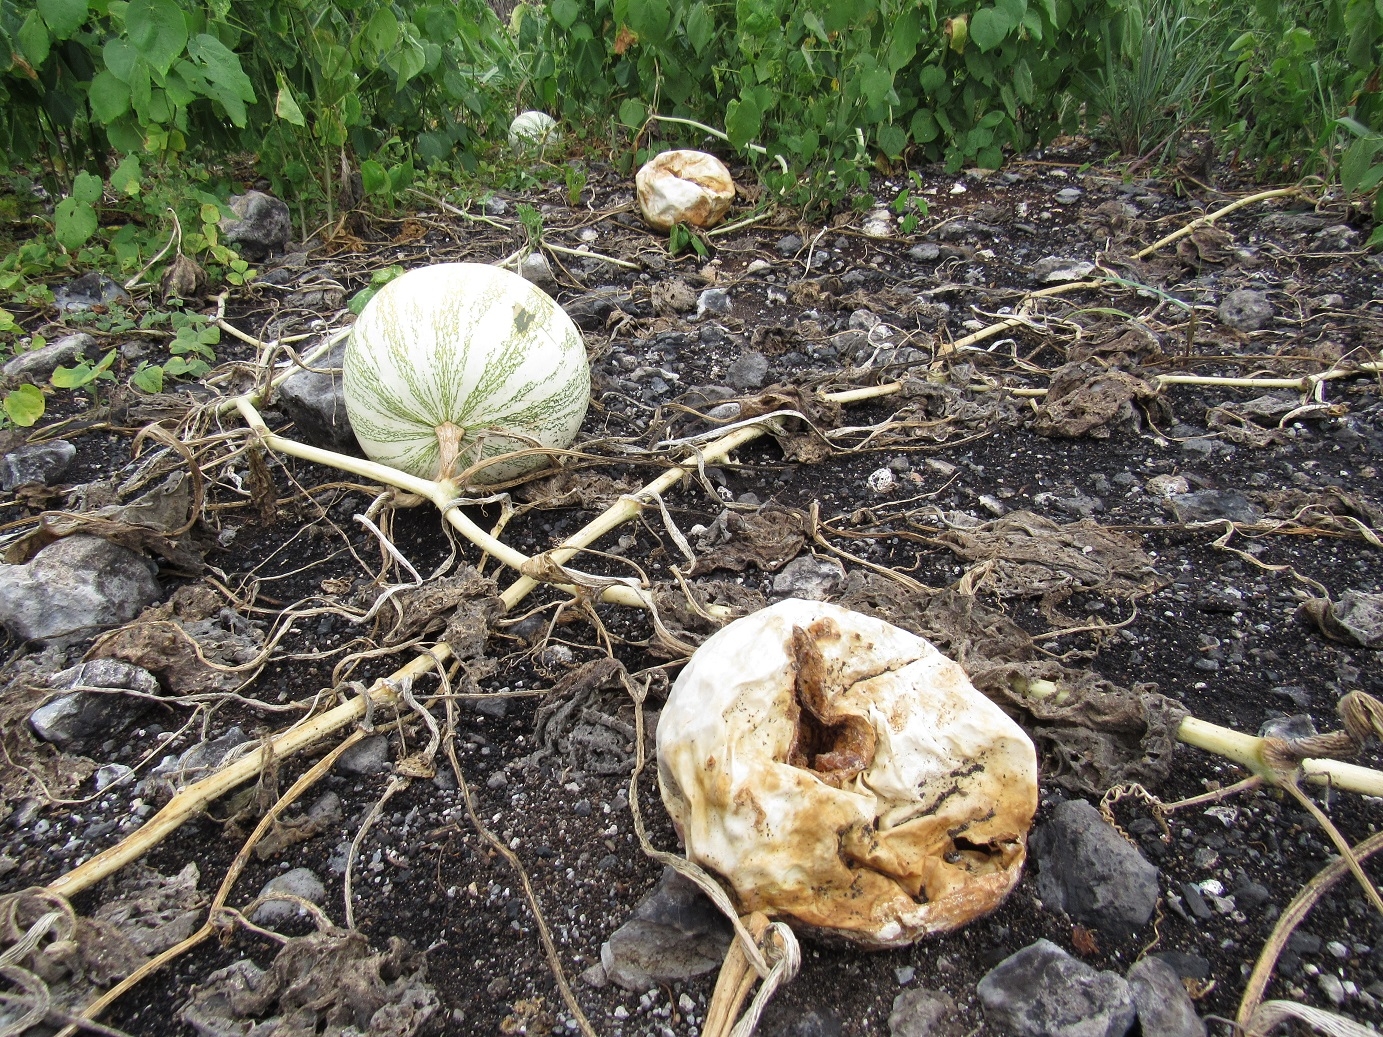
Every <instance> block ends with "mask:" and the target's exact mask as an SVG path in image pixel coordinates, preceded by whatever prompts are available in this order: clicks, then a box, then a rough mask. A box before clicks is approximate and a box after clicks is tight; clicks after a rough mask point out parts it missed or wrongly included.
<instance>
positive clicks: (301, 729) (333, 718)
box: [48, 643, 451, 899]
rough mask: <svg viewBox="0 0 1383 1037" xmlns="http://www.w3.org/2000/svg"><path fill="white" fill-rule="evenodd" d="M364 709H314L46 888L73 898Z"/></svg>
mask: <svg viewBox="0 0 1383 1037" xmlns="http://www.w3.org/2000/svg"><path fill="white" fill-rule="evenodd" d="M450 655H451V649H450V648H448V647H447V645H446V644H444V643H439V644H438V645H437V646H436V647H435V648H433V649H432V652H431V653H430V654H426V655H420V656H418V657H417V658H416V659H414V660H413V661H412V662H410V663H409V664H408V665H407V666H404V667H403V668H402V669H400V670H398V671H397V672H395V673H394V674H393V675H392V677H390V679H389V680H390V681H391V682H393V683H395V684H397V683H398V682H399V681H402V680H416V679H418V678H420V677H422V676H423V675H424V674H426V673H429V672H431V671H432V670H433V669H435V668H436V666H437V661H438V660H440V661H442V662H445V661H446V660H447V659H448V658H449V657H450ZM367 694H368V695H369V697H370V698H371V699H373V700H374V702H375V704H376V705H380V704H384V705H387V704H389V703H391V702H393V701H395V699H396V698H397V694H396V693H395V691H394V689H393V688H392V687H390V684H389V682H386V681H383V680H381V681H376V682H375V684H374V686H373V687H372V688H370V690H369V692H368V693H367ZM364 712H365V701H364V698H361V697H357V698H353V699H351V700H350V701H349V702H343V703H342V704H341V705H339V706H337V707H336V708H335V709H331V710H328V711H327V712H325V713H321V714H318V715H317V716H315V717H312V718H311V719H310V720H306V721H304V722H303V723H301V724H299V725H297V726H296V727H292V728H289V729H288V730H287V731H285V732H284V733H283V734H281V735H279V736H278V737H277V738H275V739H274V740H273V741H272V742H271V743H269V751H268V753H269V754H268V755H267V756H266V754H265V750H264V749H263V748H262V747H261V748H259V749H254V750H252V751H250V752H248V753H246V754H245V755H244V756H242V757H240V759H238V760H236V761H235V762H234V763H231V764H229V765H227V766H225V767H223V768H222V769H221V770H219V771H217V772H216V773H215V774H212V775H211V776H210V777H207V778H203V779H202V780H201V781H198V782H194V783H193V784H191V785H189V786H187V788H185V789H183V790H182V791H181V792H179V793H178V794H177V795H176V796H174V797H173V798H172V799H170V800H169V801H168V804H167V805H166V806H165V807H164V808H163V809H162V810H160V811H159V812H158V813H157V814H155V815H154V816H153V817H151V818H150V819H149V820H148V822H147V823H146V824H145V825H144V827H143V828H141V829H140V830H139V831H138V832H137V833H136V834H135V835H133V836H131V837H129V838H127V839H125V840H122V841H121V842H119V843H117V844H116V845H114V846H112V847H111V848H110V849H109V850H106V851H105V852H104V853H99V854H97V855H96V856H95V857H93V858H91V860H89V861H87V862H86V863H85V864H83V865H82V866H81V867H79V868H74V869H73V870H72V871H69V872H68V873H67V874H66V875H63V876H61V877H60V878H58V879H55V880H54V881H53V882H52V883H51V884H50V885H49V886H48V888H49V889H50V890H52V891H53V892H54V893H57V894H58V895H59V896H64V897H67V898H69V899H70V898H72V897H74V896H76V895H77V894H78V893H80V892H81V891H82V890H84V889H87V888H88V887H90V886H92V885H94V884H95V883H97V882H100V881H101V880H102V879H103V878H105V877H106V876H107V875H110V874H113V873H114V872H116V871H119V870H120V869H121V868H123V867H124V866H125V865H126V864H129V863H130V862H132V861H136V860H138V859H139V858H140V857H142V856H143V855H144V854H145V853H147V852H148V851H149V850H150V849H151V848H152V847H154V846H157V845H158V844H159V843H160V842H162V841H163V840H164V839H165V838H166V837H167V836H169V835H171V834H172V833H173V832H174V831H176V830H177V829H178V827H179V826H180V825H182V824H183V822H185V821H186V820H187V819H188V818H190V817H193V816H194V815H196V814H199V813H201V811H203V810H205V809H206V806H207V804H208V803H211V802H212V801H213V800H216V799H219V798H220V797H221V796H224V795H225V794H226V793H227V792H229V791H231V789H233V788H235V787H236V786H237V785H241V784H243V783H245V782H247V781H249V780H251V779H252V778H254V777H255V776H256V775H257V774H259V772H260V770H261V769H262V768H263V767H264V765H265V763H267V762H268V761H269V760H270V759H279V760H281V759H284V758H285V757H288V756H291V755H293V754H294V753H296V752H297V751H298V750H300V749H303V748H306V747H307V746H309V745H312V744H313V743H314V742H316V741H317V740H318V739H321V738H323V737H325V736H326V735H329V734H331V733H332V732H334V731H339V730H341V729H342V728H343V727H346V726H347V725H349V724H353V723H355V721H356V720H358V719H359V718H360V717H361V716H363V715H364Z"/></svg>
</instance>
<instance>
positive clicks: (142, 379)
mask: <svg viewBox="0 0 1383 1037" xmlns="http://www.w3.org/2000/svg"><path fill="white" fill-rule="evenodd" d="M130 384H131V385H133V386H134V387H135V388H136V389H139V390H140V391H141V392H148V393H155V392H163V368H161V367H159V365H158V364H149V363H143V364H140V365H139V370H137V371H135V373H134V374H132V375H130Z"/></svg>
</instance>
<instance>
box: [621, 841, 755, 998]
mask: <svg viewBox="0 0 1383 1037" xmlns="http://www.w3.org/2000/svg"><path fill="white" fill-rule="evenodd" d="M731 938H732V930H731V928H730V923H729V922H728V921H727V920H726V919H725V917H724V916H723V915H722V914H721V913H720V911H719V910H717V908H716V907H715V905H714V904H712V903H711V902H710V901H709V900H708V899H707V898H706V896H705V894H703V893H702V892H701V890H700V889H698V888H697V887H696V885H695V884H694V883H693V882H692V881H691V880H690V879H686V878H683V877H682V876H681V875H679V874H678V873H677V872H675V871H673V870H672V869H671V868H665V869H664V871H663V875H662V878H661V879H660V880H659V882H658V886H657V888H656V889H654V890H653V892H652V893H650V894H649V895H648V896H647V897H645V898H644V899H643V900H642V901H641V902H640V903H639V906H638V907H636V908H635V909H634V915H633V917H632V918H631V919H630V920H629V921H627V922H625V923H624V925H622V926H620V927H619V928H618V929H617V930H615V932H614V933H612V934H611V935H610V939H609V940H607V941H606V942H605V943H604V944H602V945H601V948H600V961H601V964H602V965H604V967H605V973H606V975H607V976H608V977H609V979H610V981H611V982H613V983H615V984H617V985H618V986H621V987H623V988H624V989H625V990H631V991H644V990H649V989H651V988H653V987H656V986H658V985H660V984H663V983H676V982H679V981H682V980H686V979H691V978H692V977H693V976H700V975H702V974H704V973H706V972H710V971H711V970H713V969H716V968H719V967H720V964H721V961H722V959H723V958H724V957H725V952H726V950H727V949H728V948H729V946H730V941H731Z"/></svg>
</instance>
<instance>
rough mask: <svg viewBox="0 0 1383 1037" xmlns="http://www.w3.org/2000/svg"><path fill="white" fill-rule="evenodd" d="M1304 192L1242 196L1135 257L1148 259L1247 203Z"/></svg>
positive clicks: (1280, 190)
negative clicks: (1159, 250)
mask: <svg viewBox="0 0 1383 1037" xmlns="http://www.w3.org/2000/svg"><path fill="white" fill-rule="evenodd" d="M1303 194H1304V192H1303V191H1302V189H1301V188H1299V187H1280V188H1276V189H1274V190H1272V191H1260V192H1258V193H1257V194H1251V195H1249V196H1248V197H1247V198H1240V199H1239V200H1238V201H1235V202H1230V203H1229V204H1228V205H1226V206H1225V207H1224V208H1223V209H1216V210H1215V211H1214V212H1211V213H1206V214H1205V215H1204V216H1200V217H1197V218H1196V219H1194V220H1192V221H1191V222H1190V223H1188V224H1186V226H1184V227H1182V228H1180V229H1179V230H1174V231H1172V233H1170V234H1168V235H1167V236H1166V237H1165V238H1160V239H1159V240H1157V241H1154V242H1153V243H1152V244H1151V245H1149V246H1148V247H1147V248H1145V249H1143V250H1142V251H1141V252H1135V253H1134V255H1133V258H1134V259H1146V258H1147V257H1148V256H1150V255H1152V254H1153V253H1154V252H1156V251H1157V250H1158V249H1161V248H1165V247H1166V246H1167V245H1170V244H1171V243H1172V242H1174V241H1180V240H1181V239H1182V238H1184V237H1186V236H1187V235H1188V234H1192V233H1194V232H1195V231H1196V230H1198V229H1199V228H1201V227H1204V226H1206V225H1207V224H1211V223H1214V222H1215V221H1216V220H1218V219H1219V218H1220V217H1221V216H1228V215H1229V214H1230V213H1232V212H1234V211H1235V210H1237V209H1242V208H1243V207H1244V206H1246V205H1253V204H1254V203H1255V202H1266V201H1271V200H1272V199H1274V198H1296V197H1301V196H1303Z"/></svg>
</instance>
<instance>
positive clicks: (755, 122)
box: [725, 97, 763, 148]
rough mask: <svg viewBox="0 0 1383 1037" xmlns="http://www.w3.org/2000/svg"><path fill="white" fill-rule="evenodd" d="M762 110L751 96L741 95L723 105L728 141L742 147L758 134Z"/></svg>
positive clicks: (761, 123)
mask: <svg viewBox="0 0 1383 1037" xmlns="http://www.w3.org/2000/svg"><path fill="white" fill-rule="evenodd" d="M762 125H763V111H762V110H761V109H760V108H759V106H758V104H757V103H756V102H755V100H754V99H753V98H752V97H741V98H737V99H736V100H733V101H731V102H730V103H729V104H728V105H726V107H725V134H726V136H728V137H729V138H730V143H731V144H733V145H734V146H735V147H737V148H742V147H744V146H745V145H746V144H748V143H749V142H750V141H751V140H753V139H754V138H755V137H757V136H758V135H759V130H760V128H761V127H762Z"/></svg>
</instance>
